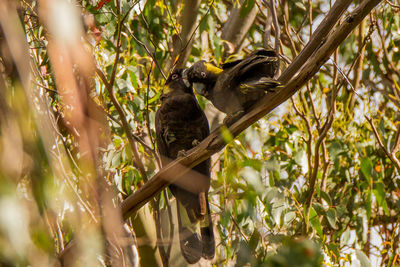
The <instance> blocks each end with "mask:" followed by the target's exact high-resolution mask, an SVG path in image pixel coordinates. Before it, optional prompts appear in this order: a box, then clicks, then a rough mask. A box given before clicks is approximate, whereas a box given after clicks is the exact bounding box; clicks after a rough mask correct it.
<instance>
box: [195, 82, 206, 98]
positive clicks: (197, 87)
mask: <svg viewBox="0 0 400 267" xmlns="http://www.w3.org/2000/svg"><path fill="white" fill-rule="evenodd" d="M193 87H194V90H196V93H198V94H199V95H202V96H204V94H205V90H204V89H205V88H206V86H205V85H204V83H194V84H193Z"/></svg>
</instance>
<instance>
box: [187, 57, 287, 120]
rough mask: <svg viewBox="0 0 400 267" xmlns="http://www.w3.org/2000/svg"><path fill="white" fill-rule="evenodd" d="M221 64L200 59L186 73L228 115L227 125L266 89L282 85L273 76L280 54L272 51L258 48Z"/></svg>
mask: <svg viewBox="0 0 400 267" xmlns="http://www.w3.org/2000/svg"><path fill="white" fill-rule="evenodd" d="M221 67H222V68H218V67H216V66H214V65H213V64H211V63H207V62H205V61H198V62H196V63H195V64H193V65H192V66H191V67H190V68H189V69H187V71H186V72H185V73H184V74H185V76H187V79H188V81H189V82H190V83H193V84H194V87H195V89H196V91H197V92H198V93H199V94H200V95H203V96H205V97H206V98H207V99H208V100H210V101H211V102H212V103H213V105H214V106H215V107H216V108H217V109H219V110H220V111H222V112H224V113H226V114H227V119H226V120H225V123H226V124H228V125H230V124H232V123H233V122H234V121H235V120H236V119H238V118H240V117H241V116H243V115H244V113H245V112H246V111H247V110H248V109H249V108H250V107H251V106H253V105H254V104H255V103H256V102H257V101H258V100H260V99H261V98H262V97H263V96H264V95H265V92H266V91H268V92H272V91H274V89H275V88H276V87H277V86H279V85H280V83H279V82H278V81H276V80H274V79H273V77H274V75H275V73H276V71H277V69H278V67H279V66H278V56H277V54H276V52H275V51H272V50H266V49H261V50H257V51H255V52H253V53H251V54H250V55H249V56H248V57H246V58H244V59H240V60H236V61H233V62H229V63H225V64H223V65H222V66H221Z"/></svg>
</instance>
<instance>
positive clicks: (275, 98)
mask: <svg viewBox="0 0 400 267" xmlns="http://www.w3.org/2000/svg"><path fill="white" fill-rule="evenodd" d="M380 2H381V0H366V1H363V2H362V3H361V4H360V5H359V6H358V7H357V8H356V9H355V10H354V11H353V12H352V13H351V14H350V15H349V16H348V17H347V18H346V19H345V20H344V22H343V23H342V24H341V25H340V26H339V27H338V28H337V30H336V31H335V32H333V33H332V34H331V35H329V36H328V37H327V38H326V41H325V42H324V43H323V44H322V45H321V46H319V48H318V50H317V51H316V52H315V53H314V54H313V56H312V57H311V58H309V59H308V61H307V62H306V63H305V64H304V65H303V67H302V68H301V70H300V71H299V73H298V74H297V75H296V76H295V77H293V78H292V79H291V80H290V81H289V82H288V83H287V84H285V85H284V86H283V87H282V89H281V90H280V91H278V92H276V93H273V94H270V95H267V96H265V97H264V98H263V99H262V100H261V101H260V102H259V103H258V104H257V105H256V106H255V107H253V108H252V109H251V110H250V112H249V113H247V114H246V115H245V116H243V117H242V118H241V119H240V120H239V121H237V122H236V123H234V124H233V125H232V126H231V127H230V128H229V130H230V132H231V133H232V135H233V136H237V135H238V134H240V133H241V132H242V131H243V130H245V129H246V128H247V127H249V126H250V125H252V124H253V123H254V122H256V121H257V120H259V119H260V118H262V117H264V116H265V115H266V114H267V113H268V112H270V111H272V110H273V109H274V108H275V107H277V106H278V105H280V104H281V103H283V102H284V101H286V100H287V99H289V98H290V97H291V96H292V95H293V94H294V93H296V92H297V91H298V90H299V89H300V88H301V87H302V86H303V85H304V84H305V83H306V82H307V81H308V80H309V79H311V78H312V77H313V76H314V75H315V74H316V73H317V71H318V70H319V69H320V67H321V66H322V65H323V64H324V63H325V62H326V61H327V60H328V58H329V57H330V55H331V54H332V53H333V51H334V50H335V49H336V48H337V47H338V46H339V45H340V44H341V43H342V42H343V41H344V40H345V38H346V37H347V36H348V35H349V34H350V32H351V31H352V30H353V29H354V28H355V27H356V26H357V25H358V24H359V23H360V22H361V20H362V19H363V18H364V17H365V16H366V15H368V14H369V12H370V11H371V10H372V9H373V8H374V7H375V6H376V5H378V4H379V3H380ZM323 37H325V36H323ZM312 52H313V51H312ZM296 72H297V71H296ZM285 74H286V71H285V72H284V73H283V74H282V75H285ZM225 145H226V143H225V141H224V139H223V138H222V136H221V135H220V128H218V129H216V130H215V131H213V132H212V133H211V134H210V135H209V136H208V137H207V138H206V139H205V140H203V141H202V142H201V143H200V144H199V145H198V146H196V147H195V148H193V149H191V150H189V151H188V152H187V156H186V157H185V158H180V159H178V160H175V161H173V162H172V163H170V164H168V165H167V166H166V167H165V168H163V169H161V170H160V171H159V172H158V173H157V174H156V175H155V176H153V177H152V178H151V179H150V180H149V181H148V182H147V183H146V184H145V185H143V186H142V187H141V188H140V189H139V190H138V191H136V192H135V193H133V194H132V195H130V196H129V197H128V198H126V199H125V201H124V202H123V203H122V204H121V209H122V213H123V216H124V218H128V217H129V216H130V215H131V214H132V213H133V212H135V211H136V210H138V209H139V208H140V207H142V206H143V205H144V204H146V203H147V202H148V201H149V200H150V199H151V198H152V197H153V196H154V195H155V194H157V193H159V192H160V191H161V190H162V189H163V188H164V187H166V186H167V185H168V183H170V182H173V181H175V180H176V179H178V178H179V177H181V176H182V175H184V174H185V173H187V172H188V171H189V169H188V168H192V167H194V166H196V165H197V164H199V163H200V162H202V161H204V160H205V159H207V158H209V157H210V156H211V155H212V154H214V153H216V152H217V151H219V150H220V149H222V148H223V147H224V146H225ZM182 165H183V166H186V167H182Z"/></svg>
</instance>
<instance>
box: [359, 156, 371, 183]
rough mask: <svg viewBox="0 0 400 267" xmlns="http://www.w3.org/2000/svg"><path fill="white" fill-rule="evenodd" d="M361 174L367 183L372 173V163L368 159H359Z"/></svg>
mask: <svg viewBox="0 0 400 267" xmlns="http://www.w3.org/2000/svg"><path fill="white" fill-rule="evenodd" d="M361 172H362V174H363V175H364V177H365V179H367V180H368V181H369V180H370V177H371V172H372V162H371V160H370V159H369V158H362V159H361Z"/></svg>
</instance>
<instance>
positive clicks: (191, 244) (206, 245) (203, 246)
mask: <svg viewBox="0 0 400 267" xmlns="http://www.w3.org/2000/svg"><path fill="white" fill-rule="evenodd" d="M205 200H206V212H205V213H206V214H204V215H205V216H203V218H202V219H201V220H200V233H201V236H200V235H199V234H198V228H197V227H198V221H197V220H196V219H195V220H193V218H192V216H190V214H188V213H190V210H189V211H188V210H187V209H186V208H185V207H184V206H183V205H182V203H180V202H179V201H178V200H177V211H178V226H179V245H180V247H181V252H182V255H183V257H184V258H185V260H186V261H187V262H188V263H190V264H193V263H196V262H197V261H199V260H200V258H201V257H203V258H205V259H212V258H214V255H215V239H214V230H213V225H212V220H211V214H210V206H209V203H208V199H207V195H206V199H205Z"/></svg>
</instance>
